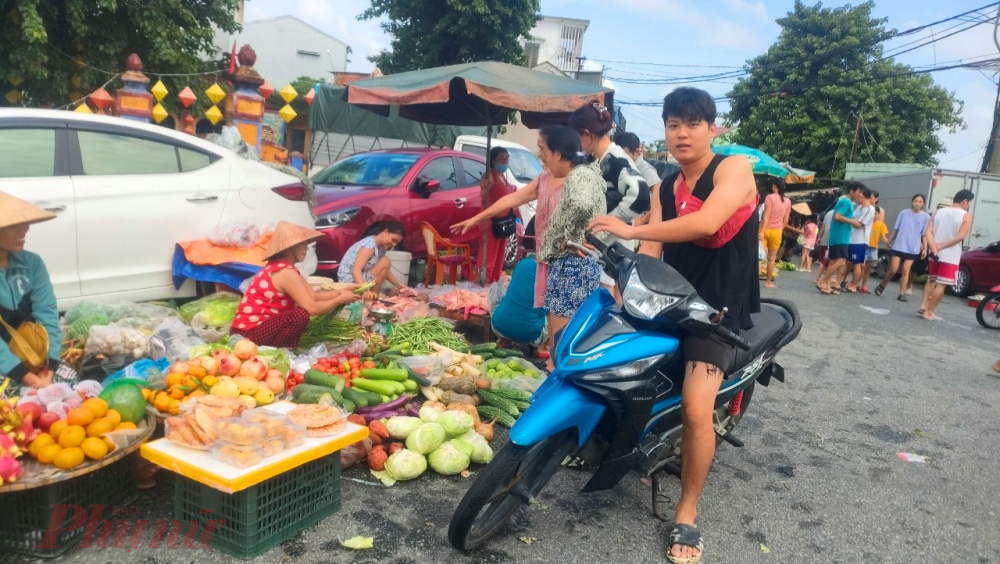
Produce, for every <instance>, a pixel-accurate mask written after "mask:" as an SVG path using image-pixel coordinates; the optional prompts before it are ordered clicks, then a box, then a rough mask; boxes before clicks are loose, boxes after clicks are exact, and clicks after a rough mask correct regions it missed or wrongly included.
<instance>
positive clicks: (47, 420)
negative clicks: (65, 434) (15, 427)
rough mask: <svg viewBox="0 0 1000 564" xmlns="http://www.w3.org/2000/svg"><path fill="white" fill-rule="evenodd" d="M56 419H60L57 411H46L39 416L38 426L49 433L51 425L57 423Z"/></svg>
mask: <svg viewBox="0 0 1000 564" xmlns="http://www.w3.org/2000/svg"><path fill="white" fill-rule="evenodd" d="M56 421H59V416H58V415H56V414H55V413H52V412H51V411H46V412H45V413H43V414H41V415H39V416H38V427H39V428H40V429H41V430H42V431H44V432H46V433H48V432H49V427H51V426H52V424H53V423H55V422H56Z"/></svg>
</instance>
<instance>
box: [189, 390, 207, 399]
mask: <svg viewBox="0 0 1000 564" xmlns="http://www.w3.org/2000/svg"><path fill="white" fill-rule="evenodd" d="M203 395H205V390H195V391H193V392H191V393H190V394H188V397H189V398H196V397H200V396H203Z"/></svg>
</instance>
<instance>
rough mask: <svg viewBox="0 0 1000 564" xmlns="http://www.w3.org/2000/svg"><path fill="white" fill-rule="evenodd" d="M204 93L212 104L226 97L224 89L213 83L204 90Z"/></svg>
mask: <svg viewBox="0 0 1000 564" xmlns="http://www.w3.org/2000/svg"><path fill="white" fill-rule="evenodd" d="M205 95H206V96H208V99H209V100H211V101H212V103H213V104H218V103H219V102H221V101H222V99H223V98H225V97H226V91H225V90H223V89H221V88H219V85H218V84H213V85H212V86H211V87H210V88H209V89H208V90H206V91H205Z"/></svg>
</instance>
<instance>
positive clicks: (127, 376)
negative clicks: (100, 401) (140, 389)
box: [101, 358, 170, 388]
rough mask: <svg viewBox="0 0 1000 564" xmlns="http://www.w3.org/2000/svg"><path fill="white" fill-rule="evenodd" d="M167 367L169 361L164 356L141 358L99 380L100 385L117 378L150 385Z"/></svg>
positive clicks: (168, 366)
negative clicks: (156, 358)
mask: <svg viewBox="0 0 1000 564" xmlns="http://www.w3.org/2000/svg"><path fill="white" fill-rule="evenodd" d="M168 368H170V362H169V361H168V360H167V359H165V358H161V359H160V360H149V359H148V358H143V359H140V360H137V361H135V362H133V363H132V364H129V365H128V366H126V367H125V368H123V369H121V370H119V371H118V372H115V373H114V374H112V375H110V376H108V377H107V378H105V379H104V381H103V382H101V386H103V387H105V388H107V387H108V386H110V385H111V384H113V383H115V382H118V381H119V380H142V381H144V382H145V384H144V385H147V386H151V385H153V383H154V380H161V378H160V376H161V375H163V374H164V372H166V370H167V369H168Z"/></svg>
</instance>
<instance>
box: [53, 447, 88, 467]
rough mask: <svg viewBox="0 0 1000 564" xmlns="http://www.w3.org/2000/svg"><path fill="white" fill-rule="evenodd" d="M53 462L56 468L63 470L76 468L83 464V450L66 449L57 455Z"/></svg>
mask: <svg viewBox="0 0 1000 564" xmlns="http://www.w3.org/2000/svg"><path fill="white" fill-rule="evenodd" d="M52 462H53V464H55V465H56V468H62V469H63V470H69V469H70V468H75V467H77V466H79V465H80V464H81V463H82V462H83V449H81V448H80V447H71V448H64V449H62V450H61V451H59V454H57V455H56V458H55V460H53V461H52Z"/></svg>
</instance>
